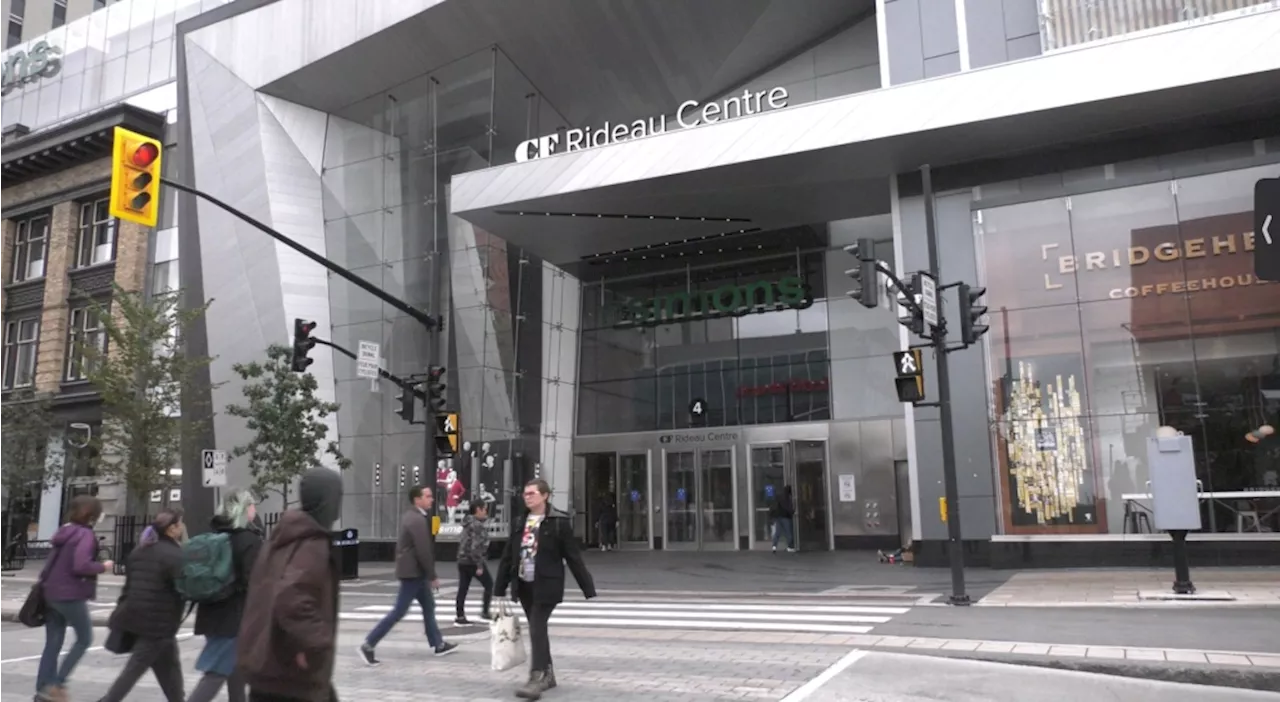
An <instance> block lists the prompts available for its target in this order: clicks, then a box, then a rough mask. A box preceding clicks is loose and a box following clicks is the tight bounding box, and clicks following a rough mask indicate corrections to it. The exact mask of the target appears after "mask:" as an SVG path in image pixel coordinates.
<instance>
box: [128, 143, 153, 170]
mask: <svg viewBox="0 0 1280 702" xmlns="http://www.w3.org/2000/svg"><path fill="white" fill-rule="evenodd" d="M159 157H160V149H159V148H157V147H156V145H155V144H152V143H150V142H147V143H144V144H142V145H141V146H139V147H138V148H137V149H134V151H133V156H131V157H129V160H130V161H132V162H133V165H135V166H137V167H138V168H146V167H147V166H150V165H151V164H152V162H154V161H155V160H156V159H157V158H159Z"/></svg>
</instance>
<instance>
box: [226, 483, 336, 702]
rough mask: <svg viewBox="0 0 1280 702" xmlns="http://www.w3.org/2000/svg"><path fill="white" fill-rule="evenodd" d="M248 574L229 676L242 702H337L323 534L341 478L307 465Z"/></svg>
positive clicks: (329, 555) (330, 563)
mask: <svg viewBox="0 0 1280 702" xmlns="http://www.w3.org/2000/svg"><path fill="white" fill-rule="evenodd" d="M298 497H299V500H300V501H301V509H290V510H286V511H285V512H284V514H282V515H280V521H279V522H277V523H276V526H275V528H274V529H272V531H271V538H270V539H268V540H267V543H266V544H265V545H264V546H263V548H262V551H261V552H260V553H259V554H258V559H257V561H256V562H255V563H254V567H253V574H252V575H251V576H249V596H248V597H247V598H246V599H245V603H244V617H243V618H242V619H241V623H240V634H239V636H237V637H236V672H237V674H239V675H241V676H243V677H244V680H245V682H247V683H248V684H249V702H337V700H338V694H337V692H336V691H335V690H334V689H333V664H334V652H335V651H336V645H337V642H338V595H339V588H338V581H339V574H340V570H339V568H338V560H337V554H336V552H335V551H334V550H333V548H332V546H331V543H332V538H331V536H330V533H329V530H330V529H332V528H333V523H334V522H335V521H337V519H338V515H339V513H340V511H341V509H342V476H341V475H339V474H338V471H336V470H333V469H332V468H324V467H319V466H318V467H315V468H310V469H308V470H307V472H306V473H303V474H302V480H301V482H300V483H299V485H298Z"/></svg>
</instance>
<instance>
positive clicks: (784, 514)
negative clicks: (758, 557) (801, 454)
mask: <svg viewBox="0 0 1280 702" xmlns="http://www.w3.org/2000/svg"><path fill="white" fill-rule="evenodd" d="M769 511H770V512H772V513H773V551H774V553H777V552H778V539H779V538H780V537H782V536H786V537H787V551H788V552H790V553H795V550H796V503H795V498H794V497H793V496H792V493H791V486H790V485H786V486H784V487H783V488H782V495H781V496H779V497H778V499H777V500H774V502H773V506H772V508H770V510H769Z"/></svg>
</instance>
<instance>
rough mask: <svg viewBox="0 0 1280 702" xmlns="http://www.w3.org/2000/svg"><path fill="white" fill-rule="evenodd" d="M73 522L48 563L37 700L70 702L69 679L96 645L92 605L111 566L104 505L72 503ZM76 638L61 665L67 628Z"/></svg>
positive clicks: (88, 499) (83, 498)
mask: <svg viewBox="0 0 1280 702" xmlns="http://www.w3.org/2000/svg"><path fill="white" fill-rule="evenodd" d="M68 516H69V519H68V521H67V523H66V524H63V525H62V528H60V529H58V533H56V534H54V535H53V553H51V554H49V557H48V559H47V560H45V564H44V570H43V571H42V572H41V573H40V581H41V582H42V583H44V598H45V602H46V604H47V605H48V607H47V609H46V610H45V620H44V652H43V653H41V654H40V666H39V667H38V668H37V669H36V699H37V700H41V701H46V700H47V701H50V702H62V700H65V699H66V694H67V693H66V684H67V678H69V677H71V671H73V670H75V669H76V664H78V663H79V662H80V659H81V658H82V657H83V656H84V653H85V651H87V650H89V644H91V643H93V625H92V623H90V620H89V600H92V599H95V596H96V594H97V589H98V576H99V575H101V574H102V573H104V572H106V571H107V570H108V569H109V568H111V566H112V565H114V564H113V563H112V562H111V561H103V562H101V563H99V562H98V561H96V560H95V559H94V557H95V556H96V555H97V554H96V551H97V543H96V541H95V539H94V538H93V525H94V524H96V523H97V521H98V518H99V517H101V516H102V503H100V502H98V498H96V497H93V496H91V495H79V496H77V497H76V498H74V499H73V500H71V507H70V510H69V515H68ZM68 626H69V627H71V628H72V629H74V630H75V632H76V642H75V644H74V645H72V646H71V650H70V651H67V655H66V656H65V657H64V658H63V659H62V665H61V666H59V665H58V654H59V653H60V652H61V651H62V644H63V642H64V641H66V639H67V627H68Z"/></svg>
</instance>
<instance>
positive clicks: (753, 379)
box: [578, 251, 831, 434]
mask: <svg viewBox="0 0 1280 702" xmlns="http://www.w3.org/2000/svg"><path fill="white" fill-rule="evenodd" d="M824 272H825V271H824V252H821V251H818V252H801V251H793V252H791V253H789V254H785V255H781V256H773V257H769V258H763V259H758V260H751V261H745V262H738V263H734V264H732V265H724V264H721V265H709V266H706V267H701V268H695V267H692V266H690V267H684V268H678V269H676V270H674V271H670V272H664V273H660V274H657V275H652V276H645V277H643V278H633V279H625V280H618V281H612V280H610V281H605V282H602V283H592V284H589V285H584V287H583V294H582V304H583V312H582V319H583V329H582V334H581V348H582V351H581V365H580V373H581V384H582V385H581V391H580V395H579V405H578V433H579V434H613V433H625V432H638V431H652V430H657V429H684V428H689V427H692V426H708V427H720V426H738V425H751V424H773V423H779V422H806V421H819V420H827V419H830V418H831V392H830V387H829V386H830V382H829V379H828V378H829V373H830V364H829V354H828V339H827V302H826V299H825V293H826V281H825V275H824ZM695 399H701V400H704V405H703V407H702V409H703V410H704V412H703V414H701V415H698V414H695V413H692V412H690V405H691V403H692V402H693V401H694V400H695Z"/></svg>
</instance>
